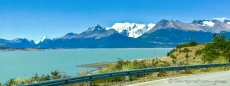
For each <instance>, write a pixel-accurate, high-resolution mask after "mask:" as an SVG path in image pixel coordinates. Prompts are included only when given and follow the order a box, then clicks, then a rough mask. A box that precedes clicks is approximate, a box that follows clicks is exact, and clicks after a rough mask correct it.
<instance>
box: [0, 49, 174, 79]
mask: <svg viewBox="0 0 230 86" xmlns="http://www.w3.org/2000/svg"><path fill="white" fill-rule="evenodd" d="M170 50H171V48H147V49H138V48H137V49H66V50H45V51H7V52H0V82H1V83H5V82H6V81H8V80H9V79H10V78H18V77H28V78H30V77H31V76H33V75H34V74H35V73H37V74H38V75H39V76H40V75H42V74H50V72H51V71H54V70H59V71H64V72H65V73H66V74H67V75H69V76H76V75H77V72H78V71H79V70H81V69H85V68H79V67H77V65H80V64H90V63H97V62H114V61H117V60H118V59H117V58H121V59H123V60H134V59H142V58H152V57H156V56H158V57H159V56H165V55H166V54H167V52H169V51H170ZM155 52H156V55H155ZM86 70H92V69H89V68H88V69H86Z"/></svg>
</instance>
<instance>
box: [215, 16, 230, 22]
mask: <svg viewBox="0 0 230 86" xmlns="http://www.w3.org/2000/svg"><path fill="white" fill-rule="evenodd" d="M213 19H215V20H219V21H221V22H224V20H230V19H228V18H226V17H221V18H213Z"/></svg>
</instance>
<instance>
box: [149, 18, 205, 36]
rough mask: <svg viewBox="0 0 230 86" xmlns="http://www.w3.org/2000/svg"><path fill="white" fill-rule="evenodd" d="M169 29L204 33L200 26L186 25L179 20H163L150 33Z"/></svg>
mask: <svg viewBox="0 0 230 86" xmlns="http://www.w3.org/2000/svg"><path fill="white" fill-rule="evenodd" d="M169 28H173V29H178V30H183V31H188V30H190V31H203V29H202V28H200V27H199V26H195V25H190V24H186V23H183V22H181V21H178V20H176V21H173V20H165V19H162V20H161V21H160V22H158V23H157V24H156V26H155V27H153V28H152V29H151V30H150V31H148V33H152V32H154V31H157V30H159V29H169Z"/></svg>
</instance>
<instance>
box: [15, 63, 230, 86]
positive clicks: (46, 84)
mask: <svg viewBox="0 0 230 86" xmlns="http://www.w3.org/2000/svg"><path fill="white" fill-rule="evenodd" d="M226 66H230V63H215V64H201V65H186V66H170V67H156V68H144V69H135V70H128V71H118V72H109V73H101V74H92V75H86V76H77V77H70V78H64V79H56V80H48V81H43V82H37V83H31V84H24V85H18V86H60V85H68V84H74V83H77V82H87V81H93V80H98V79H103V78H111V77H118V76H130V75H137V74H145V73H153V72H162V71H175V70H185V69H187V68H192V69H194V68H209V67H226Z"/></svg>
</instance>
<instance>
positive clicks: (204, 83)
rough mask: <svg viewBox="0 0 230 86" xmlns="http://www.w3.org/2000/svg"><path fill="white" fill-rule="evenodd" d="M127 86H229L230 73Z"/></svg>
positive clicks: (192, 76) (200, 75)
mask: <svg viewBox="0 0 230 86" xmlns="http://www.w3.org/2000/svg"><path fill="white" fill-rule="evenodd" d="M128 86H230V71H224V72H216V73H207V74H198V75H191V76H184V77H175V78H167V79H161V80H155V81H150V82H144V83H138V84H133V85H128Z"/></svg>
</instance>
